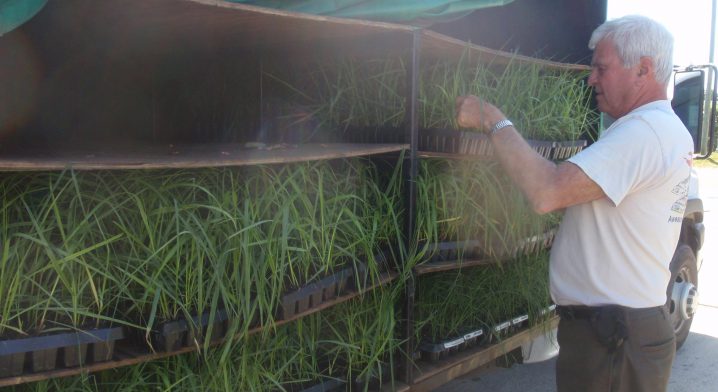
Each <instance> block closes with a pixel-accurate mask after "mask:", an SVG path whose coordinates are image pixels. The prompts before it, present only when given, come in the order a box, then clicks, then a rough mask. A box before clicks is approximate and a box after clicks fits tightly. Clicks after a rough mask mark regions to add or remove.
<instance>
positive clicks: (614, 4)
mask: <svg viewBox="0 0 718 392" xmlns="http://www.w3.org/2000/svg"><path fill="white" fill-rule="evenodd" d="M711 8H712V1H711V0H608V10H607V17H608V19H614V18H617V17H620V16H623V15H632V14H638V15H644V16H647V17H649V18H652V19H654V20H656V21H658V22H660V23H661V24H663V25H664V26H666V28H668V30H670V31H671V33H672V34H673V37H674V44H673V46H674V50H673V62H674V64H676V65H681V66H686V65H691V64H696V65H697V64H706V63H708V59H709V55H710V35H711V12H712V10H711ZM714 56H715V57H717V58H718V50H716V53H715V54H714ZM715 61H716V60H715V59H714V62H715Z"/></svg>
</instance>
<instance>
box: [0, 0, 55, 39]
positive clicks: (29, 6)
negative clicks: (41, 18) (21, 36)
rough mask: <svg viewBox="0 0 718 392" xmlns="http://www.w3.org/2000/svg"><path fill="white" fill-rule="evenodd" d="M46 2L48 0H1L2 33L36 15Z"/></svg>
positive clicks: (0, 24)
mask: <svg viewBox="0 0 718 392" xmlns="http://www.w3.org/2000/svg"><path fill="white" fill-rule="evenodd" d="M45 3H47V0H0V35H3V34H5V33H7V32H8V31H11V30H12V29H14V28H16V27H17V26H20V25H21V24H23V23H25V22H26V21H27V20H28V19H30V18H32V17H33V16H35V14H37V13H38V11H40V10H41V9H42V7H44V6H45Z"/></svg>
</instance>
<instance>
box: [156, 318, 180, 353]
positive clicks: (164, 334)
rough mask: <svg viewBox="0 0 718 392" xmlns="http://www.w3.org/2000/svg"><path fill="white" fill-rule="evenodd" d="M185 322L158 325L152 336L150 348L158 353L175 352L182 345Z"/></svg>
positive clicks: (169, 322) (177, 321)
mask: <svg viewBox="0 0 718 392" xmlns="http://www.w3.org/2000/svg"><path fill="white" fill-rule="evenodd" d="M187 329H188V327H187V321H185V320H176V321H168V322H164V323H162V324H160V326H159V327H158V329H157V331H155V332H154V333H153V334H152V335H153V336H152V346H153V347H154V348H155V349H157V350H159V351H165V352H170V351H176V350H179V349H180V348H182V346H183V345H184V341H185V337H186V335H187Z"/></svg>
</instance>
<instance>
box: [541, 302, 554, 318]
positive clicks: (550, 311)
mask: <svg viewBox="0 0 718 392" xmlns="http://www.w3.org/2000/svg"><path fill="white" fill-rule="evenodd" d="M555 311H556V305H555V304H552V305H550V306H548V307H546V308H544V309H541V311H540V312H539V317H546V316H548V315H552V314H553V313H554V312H555Z"/></svg>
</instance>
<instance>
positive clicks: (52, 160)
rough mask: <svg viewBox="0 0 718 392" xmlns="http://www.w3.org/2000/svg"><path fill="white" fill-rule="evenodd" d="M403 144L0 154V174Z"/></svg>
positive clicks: (240, 161)
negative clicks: (4, 172) (5, 172)
mask: <svg viewBox="0 0 718 392" xmlns="http://www.w3.org/2000/svg"><path fill="white" fill-rule="evenodd" d="M408 148H409V145H407V144H335V143H331V144H306V145H276V146H269V147H265V148H262V149H258V148H247V147H245V146H244V145H240V144H219V143H216V144H192V145H171V144H170V145H164V146H147V145H139V146H119V147H114V148H113V149H112V150H108V148H107V146H105V147H104V148H103V149H93V148H90V147H84V148H83V147H80V148H78V147H74V148H73V149H56V148H53V150H51V151H49V150H44V149H26V150H15V151H10V152H0V171H39V170H64V169H74V170H100V169H101V170H126V169H179V168H200V167H225V166H248V165H263V164H275V163H292V162H306V161H314V160H323V159H336V158H353V157H361V156H368V155H376V154H385V153H391V152H397V151H401V150H405V149H408Z"/></svg>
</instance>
